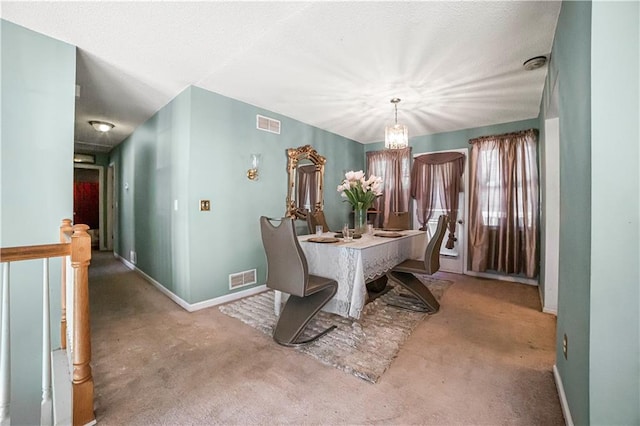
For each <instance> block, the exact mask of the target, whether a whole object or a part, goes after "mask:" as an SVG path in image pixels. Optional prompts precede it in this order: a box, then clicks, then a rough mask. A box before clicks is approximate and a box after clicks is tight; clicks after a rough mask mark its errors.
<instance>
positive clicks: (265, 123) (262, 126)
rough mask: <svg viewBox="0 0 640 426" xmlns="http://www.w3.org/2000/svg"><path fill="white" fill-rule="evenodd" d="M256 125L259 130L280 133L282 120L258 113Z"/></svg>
mask: <svg viewBox="0 0 640 426" xmlns="http://www.w3.org/2000/svg"><path fill="white" fill-rule="evenodd" d="M256 127H257V128H258V130H264V131H265V132H271V133H276V134H278V135H279V134H280V121H279V120H274V119H273V118H269V117H265V116H264V115H260V114H258V115H256Z"/></svg>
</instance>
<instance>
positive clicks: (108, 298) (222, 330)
mask: <svg viewBox="0 0 640 426" xmlns="http://www.w3.org/2000/svg"><path fill="white" fill-rule="evenodd" d="M94 256H95V257H94V258H93V259H92V262H91V267H90V270H89V273H90V279H89V286H90V297H91V327H92V349H93V360H92V368H93V376H94V380H95V387H96V401H95V407H96V416H97V420H98V424H99V425H101V426H106V425H210V424H227V425H263V424H321V425H347V424H358V425H363V424H385V425H412V424H421V425H423V424H426V425H562V424H563V418H562V412H561V409H560V404H559V401H558V396H557V392H556V388H555V384H554V381H553V374H552V372H551V369H552V366H553V363H554V360H555V350H554V339H555V317H553V316H551V315H547V314H544V313H541V312H540V302H539V296H538V289H537V288H536V287H531V286H525V285H518V284H510V283H505V282H500V281H493V280H480V279H476V278H472V277H468V276H459V275H454V274H446V273H438V274H437V275H436V276H437V278H440V279H446V280H450V281H452V282H453V284H452V285H451V286H450V287H449V288H448V289H447V291H446V292H445V294H444V296H443V298H442V300H441V306H442V307H441V309H440V312H438V313H437V314H436V315H432V316H430V317H429V318H428V319H427V320H426V321H421V322H419V323H418V325H417V327H416V328H415V329H414V330H413V332H412V333H411V335H410V336H409V338H408V339H407V340H406V341H405V342H404V344H403V346H402V350H400V352H399V353H398V355H397V357H396V359H395V360H394V361H393V362H392V363H391V365H390V367H389V368H388V369H387V371H385V373H384V374H383V375H382V377H380V379H379V381H378V383H376V384H375V385H372V384H370V383H367V382H365V381H364V380H361V379H358V378H356V377H354V376H352V375H350V374H345V373H344V372H342V371H339V370H338V369H336V368H333V367H328V366H325V365H323V364H321V363H319V362H318V361H317V360H315V359H312V358H311V357H309V356H307V355H305V354H302V353H300V352H298V351H296V350H291V348H285V347H282V346H280V345H278V344H276V343H275V342H273V340H271V339H269V338H266V337H265V335H264V334H263V333H262V332H260V331H258V330H256V329H254V328H252V327H248V326H246V325H244V324H243V323H241V322H240V321H238V320H236V319H234V318H230V317H228V316H226V315H224V314H222V313H221V312H220V311H219V309H218V307H212V308H209V309H204V310H201V311H197V312H193V313H188V312H186V311H184V310H183V309H182V308H180V307H179V306H177V305H176V304H175V303H173V302H172V301H170V300H169V299H167V298H166V297H165V296H164V295H163V294H161V293H160V292H159V291H158V290H156V289H155V288H154V287H153V286H152V285H151V284H149V283H148V282H146V281H145V280H144V279H143V278H141V277H140V276H139V275H138V274H136V273H135V272H132V271H129V270H128V269H127V268H125V267H124V266H123V265H121V264H120V263H118V262H117V261H115V260H114V259H113V256H112V255H111V253H95V254H94Z"/></svg>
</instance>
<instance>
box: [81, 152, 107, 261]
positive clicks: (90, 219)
mask: <svg viewBox="0 0 640 426" xmlns="http://www.w3.org/2000/svg"><path fill="white" fill-rule="evenodd" d="M103 174H104V168H103V167H102V166H95V165H89V164H75V165H74V169H73V223H74V224H79V223H82V224H85V225H88V226H89V231H88V232H89V235H91V247H92V248H96V249H100V250H106V245H105V238H104V231H105V229H104V219H103V182H104V179H103Z"/></svg>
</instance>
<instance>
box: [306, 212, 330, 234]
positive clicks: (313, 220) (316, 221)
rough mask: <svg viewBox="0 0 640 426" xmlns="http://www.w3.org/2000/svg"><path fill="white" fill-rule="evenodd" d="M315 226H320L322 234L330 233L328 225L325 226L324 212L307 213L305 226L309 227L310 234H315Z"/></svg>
mask: <svg viewBox="0 0 640 426" xmlns="http://www.w3.org/2000/svg"><path fill="white" fill-rule="evenodd" d="M317 225H322V232H331V229H329V225H327V220H326V219H325V217H324V212H323V211H322V210H320V211H317V212H308V213H307V226H308V227H309V233H310V234H315V233H316V226H317Z"/></svg>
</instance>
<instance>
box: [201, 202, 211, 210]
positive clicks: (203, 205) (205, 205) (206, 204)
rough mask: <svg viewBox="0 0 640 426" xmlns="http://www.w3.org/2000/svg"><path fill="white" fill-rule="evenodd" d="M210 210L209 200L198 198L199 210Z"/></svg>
mask: <svg viewBox="0 0 640 426" xmlns="http://www.w3.org/2000/svg"><path fill="white" fill-rule="evenodd" d="M209 210H211V201H209V200H200V211H201V212H208V211H209Z"/></svg>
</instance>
